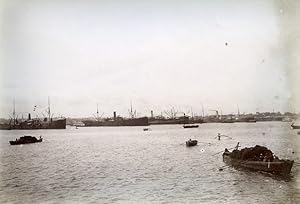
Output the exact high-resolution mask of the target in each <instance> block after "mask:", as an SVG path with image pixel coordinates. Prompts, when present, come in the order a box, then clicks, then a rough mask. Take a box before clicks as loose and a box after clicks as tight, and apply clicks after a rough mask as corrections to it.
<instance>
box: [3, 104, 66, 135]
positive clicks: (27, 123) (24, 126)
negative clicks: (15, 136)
mask: <svg viewBox="0 0 300 204" xmlns="http://www.w3.org/2000/svg"><path fill="white" fill-rule="evenodd" d="M47 113H48V117H44V118H43V119H40V118H38V117H37V118H31V114H30V113H28V118H27V119H18V116H17V115H16V111H15V103H14V107H13V113H12V116H13V117H12V118H10V120H9V122H8V123H5V124H1V125H0V129H2V130H33V129H66V118H63V117H61V118H52V116H53V115H51V111H50V102H49V99H48V109H47Z"/></svg>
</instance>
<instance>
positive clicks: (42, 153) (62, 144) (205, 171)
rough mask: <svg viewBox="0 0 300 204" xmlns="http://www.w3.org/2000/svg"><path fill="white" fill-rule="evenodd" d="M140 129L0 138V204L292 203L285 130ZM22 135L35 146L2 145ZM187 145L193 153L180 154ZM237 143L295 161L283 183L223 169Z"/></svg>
mask: <svg viewBox="0 0 300 204" xmlns="http://www.w3.org/2000/svg"><path fill="white" fill-rule="evenodd" d="M143 128H144V127H79V128H78V129H76V128H75V127H71V126H69V127H67V129H65V130H1V132H0V159H1V160H0V163H1V164H0V203H231V204H232V203H265V204H266V203H300V185H299V184H300V174H299V170H300V152H299V147H298V146H297V144H299V141H300V135H297V130H293V129H291V128H290V123H284V122H257V123H230V124H221V123H208V124H200V125H199V128H190V129H184V128H183V127H182V125H154V126H149V127H147V128H149V131H143ZM218 133H221V134H223V135H227V136H230V137H221V140H220V141H219V140H218V139H217V137H216V136H217V134H218ZM24 135H33V136H39V135H42V137H43V142H42V143H36V144H27V145H17V146H11V145H9V141H10V140H15V139H16V138H19V137H21V136H24ZM190 138H191V139H196V140H198V145H197V146H195V147H189V148H188V147H186V146H185V141H186V140H188V139H190ZM237 142H240V145H241V147H242V148H243V147H250V146H255V145H257V144H258V145H264V146H266V147H268V148H269V149H271V150H272V151H273V152H274V153H275V154H276V155H277V156H278V157H279V158H283V159H293V160H295V163H294V165H293V168H292V172H291V175H290V176H289V177H285V178H282V177H276V176H272V175H269V174H265V173H261V172H252V171H245V170H243V171H241V170H237V169H234V168H232V167H230V166H226V165H225V163H224V162H223V160H222V153H221V152H222V151H223V150H224V149H225V148H232V147H234V146H235V145H236V144H237ZM220 168H221V171H220Z"/></svg>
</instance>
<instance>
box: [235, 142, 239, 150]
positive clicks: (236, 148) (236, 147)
mask: <svg viewBox="0 0 300 204" xmlns="http://www.w3.org/2000/svg"><path fill="white" fill-rule="evenodd" d="M239 147H240V142H238V143H237V145H236V146H235V150H238V148H239Z"/></svg>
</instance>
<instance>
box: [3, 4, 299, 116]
mask: <svg viewBox="0 0 300 204" xmlns="http://www.w3.org/2000/svg"><path fill="white" fill-rule="evenodd" d="M295 6H299V3H297V2H296V1H283V2H282V1H261V0H258V1H210V0H208V1H143V0H139V1H111V0H110V1H84V0H82V1H66V0H65V1H64V0H60V1H55V0H51V1H50V0H49V1H47V0H45V1H41V0H39V1H38V0H36V1H34V0H27V1H25V0H19V1H18V0H9V1H3V2H2V6H1V7H2V10H1V16H2V17H1V19H2V22H1V30H0V31H1V36H0V37H1V38H0V39H1V41H0V43H1V44H0V46H1V52H0V54H1V57H0V59H1V70H0V71H1V72H0V73H1V78H0V79H1V87H0V91H1V92H0V97H1V104H0V111H1V112H0V117H8V114H9V112H10V111H11V110H12V101H13V98H15V101H16V108H17V112H19V114H22V113H26V112H30V111H32V110H33V107H34V105H37V106H38V107H39V109H38V111H42V110H44V108H45V107H46V105H47V98H48V96H49V97H50V100H51V105H52V108H53V111H54V112H55V113H56V115H63V116H66V117H68V116H71V117H77V116H91V115H92V114H93V113H95V111H96V104H97V103H98V104H99V109H100V110H101V112H102V111H103V112H105V115H106V116H111V115H112V112H113V111H117V112H118V113H119V114H121V115H124V116H127V115H128V112H127V109H128V108H129V107H130V101H132V103H133V105H134V108H135V109H137V112H138V113H140V115H145V114H147V115H149V114H150V110H154V113H155V114H159V113H160V112H161V111H163V110H167V109H171V107H175V109H177V110H178V111H183V112H188V111H190V110H191V109H192V110H193V112H195V114H197V113H198V114H201V109H202V107H201V106H202V104H203V107H204V109H205V113H206V114H213V112H210V111H209V109H218V110H220V111H222V112H223V113H236V112H237V104H238V105H239V107H240V111H241V112H256V111H261V112H262V111H273V109H274V110H275V111H277V110H278V111H300V109H299V108H297V106H296V105H295V104H296V103H297V102H298V101H299V98H297V96H296V91H295V89H294V87H296V83H295V82H296V81H297V77H295V76H296V75H297V74H298V73H299V71H298V70H299V68H298V67H297V66H296V65H299V64H300V63H299V60H298V58H297V56H299V55H298V54H299V49H298V48H299V45H300V43H299V40H298V38H299V37H298V36H299V35H297V34H298V30H297V29H296V27H298V25H297V23H296V22H299V21H297V19H294V17H297V16H299V15H296V11H295ZM298 8H299V7H298Z"/></svg>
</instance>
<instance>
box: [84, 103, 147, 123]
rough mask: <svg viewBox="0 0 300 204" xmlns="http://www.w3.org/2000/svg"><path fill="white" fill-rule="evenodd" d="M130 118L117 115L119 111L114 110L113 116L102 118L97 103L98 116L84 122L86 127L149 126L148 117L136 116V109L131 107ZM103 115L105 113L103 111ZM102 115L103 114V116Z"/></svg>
mask: <svg viewBox="0 0 300 204" xmlns="http://www.w3.org/2000/svg"><path fill="white" fill-rule="evenodd" d="M129 114H130V118H123V117H119V116H117V113H116V112H115V111H114V112H113V118H106V119H101V117H99V110H98V105H97V116H95V120H83V121H82V122H83V124H84V126H85V127H98V126H148V125H149V122H148V118H147V117H141V118H137V117H136V111H133V110H132V105H131V109H130V111H129ZM102 115H103V113H102ZM102 115H101V116H102Z"/></svg>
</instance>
